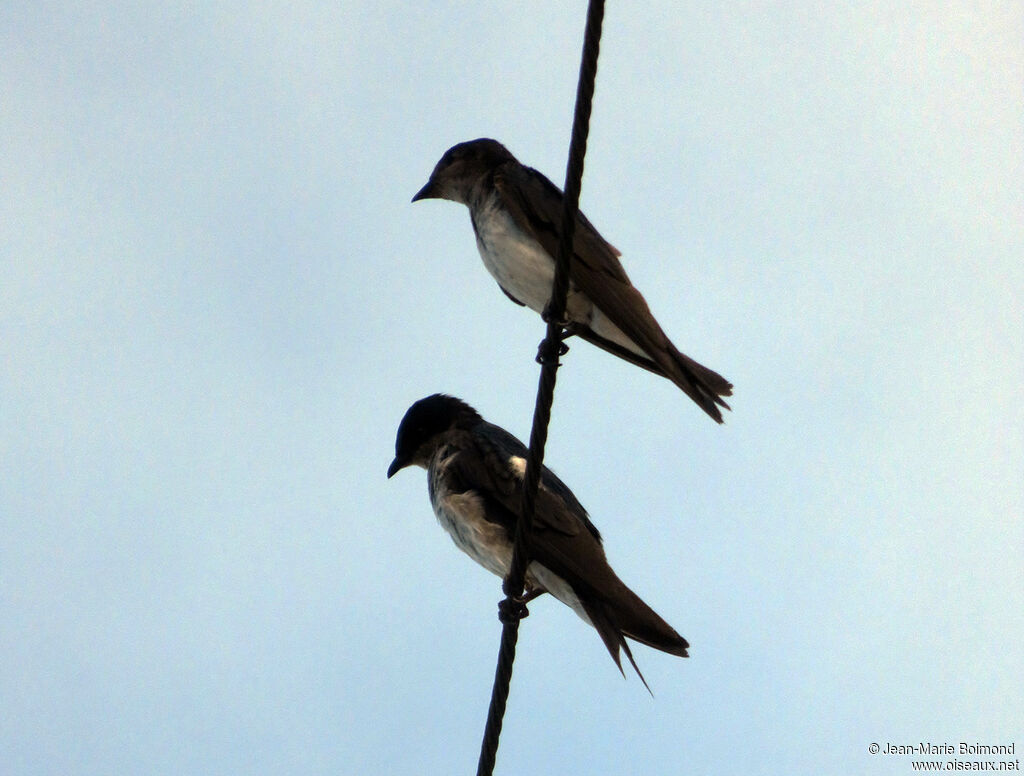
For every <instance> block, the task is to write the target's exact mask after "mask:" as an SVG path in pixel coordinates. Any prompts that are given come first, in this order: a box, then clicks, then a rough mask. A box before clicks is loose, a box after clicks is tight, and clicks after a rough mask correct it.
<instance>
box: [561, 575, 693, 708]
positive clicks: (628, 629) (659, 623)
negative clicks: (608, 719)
mask: <svg viewBox="0 0 1024 776" xmlns="http://www.w3.org/2000/svg"><path fill="white" fill-rule="evenodd" d="M616 597H617V598H618V599H620V600H618V601H615V602H604V601H593V600H584V599H583V598H581V599H580V603H581V604H582V605H583V608H584V610H585V611H586V613H587V617H588V618H589V620H590V622H591V624H592V625H593V626H594V628H595V629H596V630H597V632H598V634H599V635H600V636H601V640H602V641H603V642H604V645H605V647H606V648H607V649H608V653H609V654H610V655H611V656H612V660H614V661H615V665H616V666H617V667H618V669H619V672H620V673H622V675H623V676H625V672H624V671H623V669H622V660H621V658H620V657H619V651H620V650H621V651H622V652H625V653H626V657H627V658H628V659H629V663H630V665H632V666H633V670H634V671H636V675H637V676H639V677H640V681H641V682H643V684H644V687H646V688H647V692H651V688H650V686H649V685H648V684H647V680H646V679H645V678H644V675H643V674H642V673H641V672H640V668H639V666H637V664H636V660H634V659H633V653H632V651H631V650H630V648H629V644H627V643H626V636H628V637H629V638H631V639H633V640H635V641H638V642H640V643H641V644H646V645H647V646H649V647H654V648H655V649H659V650H661V651H662V652H667V653H669V654H671V655H678V656H679V657H689V654H688V653H687V648H688V647H689V646H690V645H689V643H688V642H687V641H686V639H684V638H683V637H682V636H680V635H679V634H678V633H676V631H675V629H673V628H672V626H671V625H669V624H668V623H667V622H665V621H664V620H663V619H661V617H659V616H658V614H657V613H656V612H655V611H654V610H653V609H651V608H650V607H649V606H648V605H647V604H645V603H644V602H643V601H642V600H641V599H640V597H639V596H637V595H636V594H635V593H634V592H633V591H632V590H630V589H629V588H628V587H626V586H625V584H622V587H621V589H620V590H619V591H618V595H617V596H616ZM653 694H654V693H651V695H653Z"/></svg>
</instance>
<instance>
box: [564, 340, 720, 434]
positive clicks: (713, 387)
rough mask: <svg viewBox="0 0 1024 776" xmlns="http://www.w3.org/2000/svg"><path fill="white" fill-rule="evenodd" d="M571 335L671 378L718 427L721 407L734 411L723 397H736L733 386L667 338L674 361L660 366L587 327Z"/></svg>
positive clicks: (670, 360)
mask: <svg viewBox="0 0 1024 776" xmlns="http://www.w3.org/2000/svg"><path fill="white" fill-rule="evenodd" d="M568 330H569V332H570V333H572V334H575V335H577V336H579V337H581V338H582V339H585V340H586V341H587V342H589V343H591V344H592V345H597V346H598V347H599V348H602V349H603V350H606V351H608V352H609V353H612V354H613V355H616V356H618V357H619V358H621V359H623V360H624V361H628V362H629V363H631V364H635V365H636V366H639V367H642V368H643V369H646V370H647V371H649V372H654V374H656V375H660V376H662V377H665V378H668V379H669V380H671V381H672V382H673V383H675V384H676V386H677V387H678V388H679V389H681V390H682V391H683V393H685V394H686V395H687V396H689V397H690V398H691V399H693V401H694V402H695V403H696V404H697V406H698V407H700V408H701V409H702V410H704V412H706V413H707V414H708V415H710V416H711V418H712V419H713V420H715V421H716V422H718V423H721V422H722V412H721V410H719V409H718V408H719V407H724V408H725V409H727V410H730V409H732V408H731V407H730V406H729V405H728V404H726V402H725V400H724V399H722V398H721V397H723V396H732V383H730V382H729V381H728V380H726V379H725V378H724V377H722V376H721V375H720V374H718V372H716V371H715V370H713V369H709V368H708V367H706V366H704V365H703V364H700V363H698V362H696V361H694V360H693V359H692V358H690V357H689V356H687V355H686V354H685V353H681V352H680V351H679V350H678V349H677V348H676V347H675V346H674V345H672V343H671V342H669V341H668V339H667V338H666V340H665V341H666V343H667V345H668V348H669V353H670V354H671V358H669V357H665V358H663V359H662V361H663V362H665V363H658V362H655V361H653V360H652V359H650V358H647V357H646V356H642V355H639V354H638V353H634V352H633V351H632V350H629V349H628V348H624V347H623V346H622V345H619V344H618V343H617V342H613V341H612V340H609V339H605V338H604V337H602V336H601V335H599V334H597V333H596V332H594V331H593V330H592V329H589V328H587V327H584V326H578V325H577V326H570V327H569V328H568Z"/></svg>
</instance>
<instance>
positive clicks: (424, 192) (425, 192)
mask: <svg viewBox="0 0 1024 776" xmlns="http://www.w3.org/2000/svg"><path fill="white" fill-rule="evenodd" d="M439 197H440V195H439V194H438V193H437V186H436V185H435V184H434V179H433V178H431V179H430V180H429V181H427V185H426V186H424V187H423V188H422V189H420V190H419V191H417V192H416V196H414V197H413V198H412V201H413V202H418V201H419V200H421V199H438V198H439Z"/></svg>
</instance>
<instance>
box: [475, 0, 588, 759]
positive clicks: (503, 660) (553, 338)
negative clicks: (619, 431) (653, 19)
mask: <svg viewBox="0 0 1024 776" xmlns="http://www.w3.org/2000/svg"><path fill="white" fill-rule="evenodd" d="M603 21H604V0H590V3H589V5H588V7H587V24H586V31H585V33H584V38H583V54H582V58H581V61H580V74H579V81H578V83H577V87H576V108H575V111H574V113H573V125H572V139H571V141H570V143H569V160H568V162H567V163H566V170H565V197H564V199H563V202H562V204H563V207H562V234H561V239H560V241H559V244H558V255H557V256H556V257H555V278H554V281H553V283H552V288H551V300H550V302H549V303H548V307H547V309H546V310H545V316H544V317H545V318H546V320H547V334H546V336H545V338H544V340H543V341H542V342H541V344H540V347H539V349H538V353H537V360H538V362H540V365H541V370H540V379H539V382H538V385H537V402H536V405H535V407H534V411H533V427H532V429H531V431H530V453H529V456H528V458H527V462H526V473H525V481H524V483H523V506H522V510H521V512H520V515H519V520H518V521H517V523H516V536H515V544H514V546H513V550H512V561H511V563H510V566H509V572H508V576H506V577H505V581H504V583H503V585H502V589H503V591H504V593H505V599H504V600H503V601H502V602H501V604H499V607H498V608H499V617H500V619H501V622H502V631H501V647H500V648H499V651H498V664H497V666H496V668H495V670H494V686H493V688H492V690H491V703H490V707H489V708H488V711H487V724H486V726H485V728H484V736H483V741H482V742H481V745H480V760H479V762H478V764H477V771H476V772H477V776H491V774H492V773H493V772H494V763H495V759H496V757H497V753H498V740H499V738H500V737H501V726H502V721H503V719H504V716H505V706H506V704H507V702H508V693H509V684H510V682H511V680H512V664H513V662H514V661H515V657H516V642H517V640H518V638H519V620H520V619H521V618H522V617H523V616H524V615H525V611H526V607H525V604H524V602H523V598H522V595H523V588H524V586H525V584H526V568H527V566H528V565H529V562H530V558H529V551H528V546H529V538H530V530H531V528H532V526H533V516H534V512H535V509H536V501H537V488H538V485H539V483H540V474H541V469H542V466H543V463H544V446H545V445H546V444H547V438H548V424H549V423H550V421H551V406H552V404H553V402H554V396H555V377H556V373H557V370H558V366H559V361H558V359H559V356H561V355H564V353H565V351H566V348H565V346H564V345H563V344H562V340H563V339H564V337H565V330H564V328H563V325H562V323H563V321H564V320H565V307H566V298H567V296H568V291H569V263H570V261H571V260H572V246H573V236H574V235H575V231H576V214H577V212H578V211H579V202H580V188H581V186H582V181H583V158H584V156H586V153H587V134H588V132H589V131H590V112H591V107H592V105H593V98H594V79H595V78H596V76H597V57H598V52H599V49H600V42H601V24H602V22H603Z"/></svg>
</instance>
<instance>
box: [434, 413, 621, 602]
mask: <svg viewBox="0 0 1024 776" xmlns="http://www.w3.org/2000/svg"><path fill="white" fill-rule="evenodd" d="M471 438H472V443H471V444H467V443H466V442H468V441H469V440H466V442H462V443H460V444H459V452H458V453H456V454H455V455H454V456H452V457H451V458H450V459H449V461H448V463H447V465H446V473H447V476H448V477H449V485H450V487H453V488H455V489H457V490H462V491H470V490H472V491H473V492H474V493H475V494H476V495H477V496H478V497H479V498H480V499H481V502H482V503H483V506H484V513H485V517H486V519H487V520H490V521H491V522H494V523H497V524H499V525H502V526H503V527H504V528H505V529H506V530H507V531H508V532H509V536H510V538H511V537H512V536H514V535H515V527H516V523H517V522H518V520H519V515H520V513H521V510H522V499H523V482H524V477H523V472H522V469H521V467H519V466H517V465H510V464H509V457H510V456H515V457H517V458H521V459H525V458H526V456H527V455H528V451H527V449H526V447H525V446H524V445H522V443H520V442H519V440H517V439H516V438H515V437H513V436H512V435H511V434H509V433H508V432H507V431H504V430H503V429H501V428H499V427H497V426H493V425H491V424H482V427H478V429H477V430H476V431H475V432H474V433H472V435H471ZM528 547H529V553H530V558H531V559H532V560H536V561H538V562H539V563H541V564H543V565H544V566H545V567H546V568H548V569H549V570H550V571H552V572H554V573H555V574H557V575H558V576H560V577H562V578H563V579H565V580H566V581H567V582H568V583H569V584H570V585H572V586H573V588H574V589H578V590H580V591H584V592H585V591H587V590H603V589H606V588H607V587H608V586H609V585H610V584H612V580H615V581H616V582H618V584H621V581H619V580H618V577H616V576H615V572H614V571H613V570H612V568H611V566H609V565H608V561H607V559H606V557H605V554H604V548H603V547H602V546H601V535H600V533H599V532H598V530H597V528H596V527H594V525H593V523H591V522H590V518H589V517H588V516H587V512H586V510H585V509H584V508H583V506H582V505H581V504H580V503H579V501H578V500H577V499H576V497H575V496H574V495H573V494H572V491H570V490H569V489H568V487H566V485H565V484H564V483H563V482H562V481H561V480H559V479H558V478H557V477H556V476H555V475H554V474H553V473H552V472H551V471H550V470H549V469H547V468H546V467H545V469H544V472H543V475H542V481H541V487H540V489H539V491H538V493H537V500H536V502H535V514H534V521H533V526H532V530H531V532H530V539H529V545H528Z"/></svg>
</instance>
